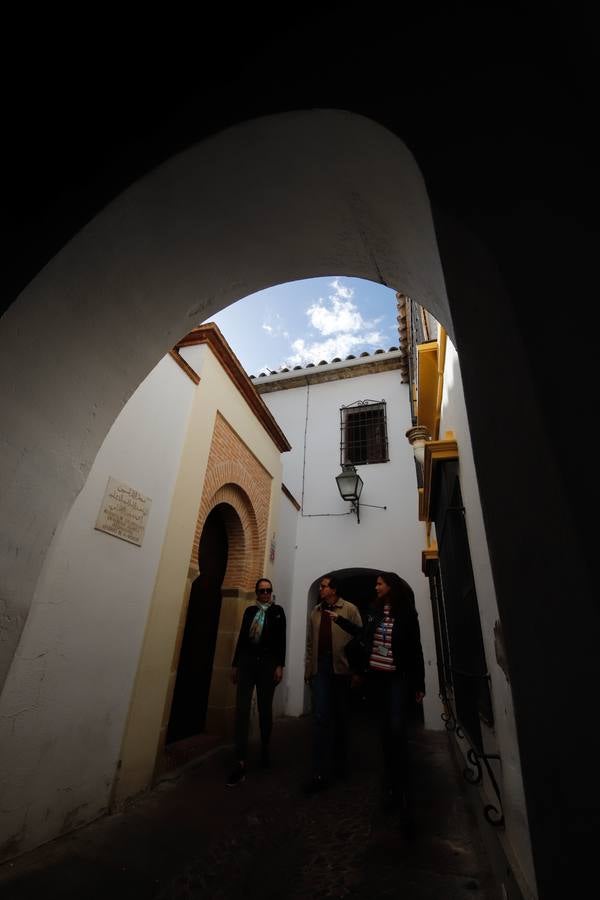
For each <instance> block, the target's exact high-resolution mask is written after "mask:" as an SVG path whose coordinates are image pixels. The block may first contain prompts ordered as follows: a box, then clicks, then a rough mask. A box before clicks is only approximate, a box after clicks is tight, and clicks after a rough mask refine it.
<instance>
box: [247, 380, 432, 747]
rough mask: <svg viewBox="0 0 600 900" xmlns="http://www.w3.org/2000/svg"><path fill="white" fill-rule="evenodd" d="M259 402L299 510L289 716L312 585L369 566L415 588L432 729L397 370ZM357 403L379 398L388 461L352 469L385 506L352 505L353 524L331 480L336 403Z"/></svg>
mask: <svg viewBox="0 0 600 900" xmlns="http://www.w3.org/2000/svg"><path fill="white" fill-rule="evenodd" d="M263 399H264V400H265V402H266V403H267V405H268V406H269V408H270V409H271V411H272V412H273V414H274V415H275V418H276V419H277V421H278V422H279V424H280V426H281V427H282V429H283V431H284V432H285V434H286V436H287V437H288V440H289V441H290V443H291V444H292V447H293V449H292V452H291V453H288V454H285V455H284V457H283V466H284V475H283V480H284V483H285V484H286V485H287V486H288V488H289V489H290V490H291V491H292V493H293V494H294V496H295V497H296V499H297V500H298V501H299V502H301V503H302V506H303V510H302V514H301V515H300V517H299V519H298V532H297V547H298V549H297V552H296V560H295V565H294V575H293V590H292V621H291V627H290V646H289V660H288V666H289V671H288V679H289V693H288V701H287V712H288V714H290V715H300V714H302V712H303V711H305V710H304V653H305V643H306V614H307V599H308V591H309V588H310V586H311V584H312V583H313V581H314V580H315V579H316V578H318V577H319V576H320V575H322V574H323V573H324V572H327V571H329V570H337V569H348V568H355V567H358V568H372V569H382V570H388V571H395V572H397V573H398V574H399V575H401V576H402V577H403V578H404V579H406V581H408V582H409V584H410V585H411V587H412V588H413V590H414V592H415V599H416V604H417V609H418V612H419V622H420V627H421V639H422V643H423V653H424V657H425V677H426V688H427V696H426V698H425V701H424V714H425V724H426V726H427V727H428V728H436V729H438V728H441V727H442V721H441V719H440V713H441V709H440V702H439V698H438V696H437V694H438V689H437V666H436V656H435V643H434V636H433V624H432V616H431V604H430V600H429V584H428V581H427V579H426V578H425V576H424V575H423V574H422V572H421V552H422V550H423V547H424V529H423V526H422V524H421V523H419V521H418V504H417V491H416V480H415V468H414V457H413V453H412V450H411V448H410V445H409V443H408V441H407V440H406V437H405V432H406V430H407V429H408V428H410V426H411V421H410V407H409V401H408V386H407V385H404V384H402V383H401V380H400V373H399V371H397V370H396V371H392V372H382V373H375V374H371V375H364V376H359V377H357V378H351V379H342V380H339V381H332V382H327V383H324V384H317V385H315V384H312V385H310V386H307V387H298V388H293V389H290V390H285V391H277V392H273V393H269V394H264V395H263ZM364 399H370V400H386V402H387V421H388V441H389V456H390V461H389V462H387V463H377V464H374V465H366V466H359V467H357V468H358V471H359V473H360V475H361V477H362V479H363V481H364V488H363V492H362V497H361V499H362V501H363V502H364V503H365V504H369V503H370V504H373V505H377V506H387V510H383V509H369V508H368V507H367V506H361V509H360V524H358V523H357V519H356V516H355V515H354V514H352V515H344V514H345V513H347V511H348V509H349V504H347V503H345V502H344V501H343V500H342V499H341V498H340V495H339V492H338V489H337V485H336V482H335V476H336V475H337V474H338V473H339V471H340V462H339V460H340V449H339V446H340V415H339V409H340V406H342V405H344V404H348V403H352V402H353V401H355V400H364ZM307 400H308V404H307ZM305 433H306V463H305V466H304V474H303V456H304V449H303V448H304V440H305ZM318 514H319V515H318ZM340 514H342V515H340Z"/></svg>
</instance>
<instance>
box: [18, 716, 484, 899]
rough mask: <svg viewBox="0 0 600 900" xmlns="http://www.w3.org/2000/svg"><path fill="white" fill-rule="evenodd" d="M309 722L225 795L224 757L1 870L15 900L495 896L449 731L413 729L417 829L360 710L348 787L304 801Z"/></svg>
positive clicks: (289, 727)
mask: <svg viewBox="0 0 600 900" xmlns="http://www.w3.org/2000/svg"><path fill="white" fill-rule="evenodd" d="M310 727H311V722H310V719H309V718H308V719H300V720H298V719H286V720H282V721H279V722H277V723H276V727H275V733H274V738H273V756H274V762H273V766H272V768H271V769H269V770H260V769H258V768H252V767H249V771H248V777H247V778H246V781H245V782H244V783H243V784H241V785H239V786H237V787H236V788H227V787H226V786H225V778H226V775H227V772H228V769H229V767H230V766H231V751H230V750H229V749H227V748H221V749H220V750H218V751H217V752H214V753H212V754H211V755H210V756H209V757H207V758H205V759H203V760H200V761H198V762H196V763H194V764H192V765H189V766H188V767H187V768H186V769H185V771H184V772H183V773H182V774H180V775H179V776H174V777H173V778H172V779H171V780H164V781H162V782H161V783H160V784H159V785H158V787H157V788H156V789H155V790H154V791H152V792H150V793H148V794H146V795H144V796H143V797H141V798H138V799H137V800H136V801H135V802H133V803H131V804H130V805H129V807H128V809H126V810H125V811H124V812H123V813H120V814H119V815H114V816H107V817H106V818H104V819H102V820H100V821H98V822H96V823H92V824H91V825H89V826H87V827H86V828H83V829H80V830H79V831H77V832H74V833H73V834H72V835H68V836H66V837H65V838H62V839H60V840H58V841H54V842H52V843H51V844H49V845H47V846H46V847H42V848H40V849H38V850H36V851H34V852H33V853H30V854H27V855H25V856H22V857H20V858H19V859H17V860H14V861H13V862H12V863H7V864H5V865H4V866H3V867H0V895H1V896H2V897H3V898H4V900H25V898H27V900H29V898H33V897H38V896H40V895H42V894H43V895H45V896H49V897H51V898H53V897H55V896H56V897H60V898H64V900H69V898H75V897H77V898H78V900H80V898H82V897H84V898H87V900H95V898H98V900H99V898H103V900H105V898H110V900H120V898H127V900H133V898H135V900H137V898H140V900H199V898H202V900H204V898H213V900H238V898H240V900H242V898H243V900H248V898H249V897H251V896H255V895H260V896H261V898H262V900H275V898H289V900H305V898H350V900H367V898H369V900H373V898H382V900H383V898H392V897H394V898H395V897H400V896H401V897H403V898H405V900H421V898H427V900H431V898H440V900H463V898H476V900H496V898H497V894H496V892H495V889H494V884H493V879H492V876H491V872H490V868H489V865H488V861H487V858H486V855H485V852H484V849H483V845H482V843H481V840H480V837H479V833H478V830H477V824H476V823H475V822H474V820H473V818H472V816H471V814H470V812H469V809H468V806H467V803H466V794H465V786H464V785H463V784H462V783H461V780H460V777H459V776H458V775H457V773H456V770H455V767H454V764H453V762H452V760H451V757H450V754H449V750H448V743H447V735H446V734H445V733H438V732H435V733H433V732H425V731H423V730H422V729H419V730H415V732H414V735H413V739H412V740H411V748H412V752H413V757H414V760H415V762H414V779H415V787H416V794H417V797H418V810H417V833H416V836H415V837H414V838H413V839H411V840H407V839H406V838H405V837H404V835H403V832H402V829H401V823H400V821H399V820H398V819H397V818H396V816H395V815H394V814H389V813H387V814H386V813H384V812H383V811H382V810H381V805H380V799H381V798H380V774H379V753H378V744H377V739H376V735H375V734H374V731H373V729H372V726H371V724H370V723H369V722H368V720H367V719H365V718H364V717H363V716H361V715H359V714H356V713H355V720H354V728H353V742H352V757H351V758H352V759H353V761H354V766H353V769H352V774H351V776H350V778H349V779H348V780H347V781H338V782H336V783H334V784H333V785H332V786H331V787H330V788H329V789H328V790H327V791H324V792H322V793H320V794H317V795H313V796H310V797H305V796H303V794H302V792H301V785H302V783H303V781H305V780H306V778H307V776H308V775H309V759H310V736H311V735H310Z"/></svg>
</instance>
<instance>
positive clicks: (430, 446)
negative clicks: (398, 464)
mask: <svg viewBox="0 0 600 900" xmlns="http://www.w3.org/2000/svg"><path fill="white" fill-rule="evenodd" d="M450 459H458V445H457V443H456V441H454V440H446V441H427V443H426V444H425V462H424V465H423V493H421V492H420V491H419V519H420V521H421V522H430V521H431V509H430V504H431V491H432V487H433V479H434V476H435V469H436V466H437V465H438V463H440V462H446V461H447V460H450Z"/></svg>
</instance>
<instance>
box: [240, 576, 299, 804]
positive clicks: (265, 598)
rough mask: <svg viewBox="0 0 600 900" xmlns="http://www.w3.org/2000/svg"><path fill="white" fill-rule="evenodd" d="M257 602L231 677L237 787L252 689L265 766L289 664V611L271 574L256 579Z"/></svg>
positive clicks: (242, 766)
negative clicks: (234, 689) (277, 696)
mask: <svg viewBox="0 0 600 900" xmlns="http://www.w3.org/2000/svg"><path fill="white" fill-rule="evenodd" d="M255 591H256V602H255V605H254V606H249V607H248V609H246V610H245V611H244V617H243V619H242V626H241V628H240V633H239V637H238V640H237V645H236V648H235V653H234V655H233V662H232V671H231V680H232V681H233V683H234V684H235V685H237V695H236V708H235V737H234V741H235V758H236V766H235V769H234V770H233V772H232V773H231V775H230V776H229V778H228V779H227V786H228V787H235V786H236V785H237V784H240V783H241V782H242V781H244V779H245V778H246V758H247V753H248V728H249V724H250V705H251V703H252V692H253V690H254V688H255V687H256V701H257V705H258V722H259V726H260V738H261V757H260V762H261V765H262V766H263V767H267V766H268V765H269V739H270V737H271V730H272V727H273V695H274V693H275V688H276V687H277V685H278V684H279V682H280V681H281V679H282V677H283V667H284V666H285V613H284V611H283V609H282V607H281V606H277V604H276V603H274V602H273V585H272V583H271V582H270V581H269V579H268V578H259V579H258V581H257V582H256V588H255Z"/></svg>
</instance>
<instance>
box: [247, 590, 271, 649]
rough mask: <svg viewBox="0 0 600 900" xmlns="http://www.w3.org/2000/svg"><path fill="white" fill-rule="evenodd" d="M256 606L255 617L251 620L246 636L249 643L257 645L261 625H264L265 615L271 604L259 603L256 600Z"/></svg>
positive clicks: (261, 628)
mask: <svg viewBox="0 0 600 900" xmlns="http://www.w3.org/2000/svg"><path fill="white" fill-rule="evenodd" d="M256 605H257V606H258V609H257V611H256V615H255V616H254V618H253V619H252V624H251V625H250V631H249V633H248V635H249V637H250V640H251V641H254V643H255V644H258V642H259V641H260V636H261V634H262V630H263V625H264V624H265V615H266V612H267V610H268V608H269V607H270V605H271V604H270V603H261V602H260V600H257V601H256Z"/></svg>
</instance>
